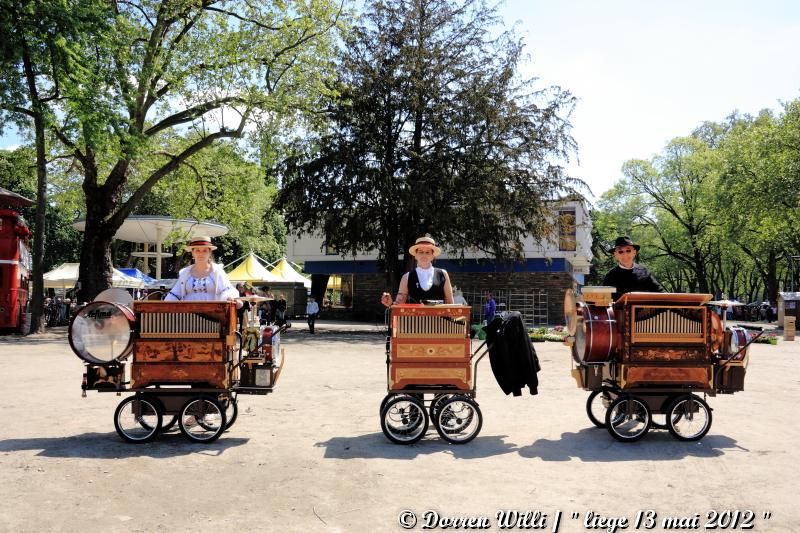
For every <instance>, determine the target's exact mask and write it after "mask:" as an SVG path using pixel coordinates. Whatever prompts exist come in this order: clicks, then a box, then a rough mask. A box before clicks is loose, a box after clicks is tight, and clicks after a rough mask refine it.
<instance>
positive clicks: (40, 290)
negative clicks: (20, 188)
mask: <svg viewBox="0 0 800 533" xmlns="http://www.w3.org/2000/svg"><path fill="white" fill-rule="evenodd" d="M22 61H23V67H24V70H25V79H26V81H27V83H28V92H29V93H30V99H31V109H32V114H31V115H32V118H33V126H34V131H35V136H34V139H35V142H36V215H35V220H34V229H33V232H34V233H33V272H32V276H33V295H32V299H31V300H32V301H31V307H32V314H31V325H30V329H29V330H28V332H29V333H35V332H37V331H41V330H42V329H44V323H43V322H42V316H43V315H44V280H43V279H42V275H43V274H44V272H43V269H42V264H43V262H44V235H45V231H44V230H45V228H44V224H45V216H44V214H45V209H46V207H47V203H46V202H47V157H46V153H45V136H44V105H43V102H42V99H41V98H40V97H39V89H38V87H37V86H36V74H35V72H34V68H33V64H32V62H31V56H30V52H29V50H28V43H27V42H26V41H25V39H24V38H23V39H22ZM20 318H21V317H20ZM20 329H21V328H20Z"/></svg>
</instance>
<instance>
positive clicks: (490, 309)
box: [483, 292, 497, 324]
mask: <svg viewBox="0 0 800 533" xmlns="http://www.w3.org/2000/svg"><path fill="white" fill-rule="evenodd" d="M496 312H497V304H496V303H495V301H494V298H492V293H491V292H489V293H486V306H485V307H484V311H483V314H484V315H485V316H486V323H487V324H490V323H491V322H492V320H494V315H495V313H496Z"/></svg>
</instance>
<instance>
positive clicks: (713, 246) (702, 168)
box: [623, 137, 718, 292]
mask: <svg viewBox="0 0 800 533" xmlns="http://www.w3.org/2000/svg"><path fill="white" fill-rule="evenodd" d="M717 169H718V165H716V161H715V154H714V152H713V151H712V150H711V148H710V147H709V146H708V144H706V143H705V142H703V141H702V140H700V139H697V138H695V137H683V138H677V139H674V140H672V141H671V142H670V143H669V144H668V145H667V146H666V148H665V150H664V153H663V155H660V156H657V157H655V158H654V159H653V160H652V161H643V160H631V161H628V162H626V163H625V165H624V166H623V174H625V176H626V179H627V180H628V181H629V190H630V192H631V194H634V195H638V196H640V197H641V198H643V200H644V206H645V209H644V210H643V211H642V212H640V213H638V214H637V215H636V218H635V221H636V222H638V223H641V224H644V225H646V226H648V227H649V228H650V229H651V230H652V231H653V232H654V233H655V235H656V236H657V238H658V241H657V243H656V247H657V249H658V250H659V251H660V252H661V253H663V254H666V255H668V256H670V257H672V258H674V259H676V260H677V261H679V262H680V263H682V264H683V265H685V266H686V267H687V268H688V269H689V271H690V272H691V278H690V279H689V280H688V283H689V290H690V291H695V290H698V291H700V292H709V283H708V269H709V266H708V265H709V262H710V261H713V260H714V258H715V257H717V256H718V247H717V243H716V241H714V240H713V239H711V238H710V236H711V233H710V230H711V228H712V227H713V225H714V224H715V223H716V219H715V217H714V212H713V209H712V208H711V202H710V197H711V194H712V193H713V186H714V184H715V183H716V182H715V180H714V172H716V171H717Z"/></svg>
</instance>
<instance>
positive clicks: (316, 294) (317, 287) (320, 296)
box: [311, 274, 331, 309]
mask: <svg viewBox="0 0 800 533" xmlns="http://www.w3.org/2000/svg"><path fill="white" fill-rule="evenodd" d="M330 278H331V277H330V275H328V274H311V296H312V297H313V298H314V299H315V300H316V301H317V304H318V305H319V308H320V309H322V304H323V303H325V293H326V292H327V290H328V280H329V279H330Z"/></svg>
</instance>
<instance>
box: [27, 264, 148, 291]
mask: <svg viewBox="0 0 800 533" xmlns="http://www.w3.org/2000/svg"><path fill="white" fill-rule="evenodd" d="M79 267H80V263H64V264H62V265H60V266H59V267H57V268H54V269H53V270H51V271H50V272H47V273H46V274H45V275H44V276H42V278H43V279H44V288H45V289H71V288H72V287H74V286H75V283H77V282H78V268H79ZM144 285H145V284H144V282H143V281H142V280H140V279H136V278H134V277H131V276H127V275H125V274H123V273H122V272H120V271H119V270H117V269H116V268H115V269H114V271H113V273H112V275H111V286H112V287H119V288H122V289H141V288H142V287H144Z"/></svg>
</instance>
